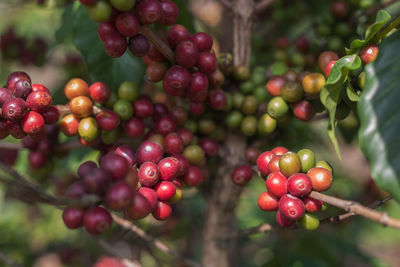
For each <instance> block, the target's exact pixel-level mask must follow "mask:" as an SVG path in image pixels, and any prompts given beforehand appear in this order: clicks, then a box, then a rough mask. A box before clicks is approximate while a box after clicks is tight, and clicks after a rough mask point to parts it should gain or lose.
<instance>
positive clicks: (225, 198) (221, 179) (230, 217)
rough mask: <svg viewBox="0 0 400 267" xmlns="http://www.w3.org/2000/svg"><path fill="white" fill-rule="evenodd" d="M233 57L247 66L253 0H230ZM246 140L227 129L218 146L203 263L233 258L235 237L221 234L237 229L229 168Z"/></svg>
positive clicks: (239, 159)
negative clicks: (217, 159) (221, 143)
mask: <svg viewBox="0 0 400 267" xmlns="http://www.w3.org/2000/svg"><path fill="white" fill-rule="evenodd" d="M232 4H233V58H234V65H235V66H238V65H242V66H247V67H249V65H250V55H251V28H252V25H253V22H252V19H251V17H252V14H253V11H254V1H253V0H233V2H232ZM246 147H247V143H246V137H245V136H243V134H241V133H237V132H233V131H229V132H228V133H227V138H226V141H225V143H224V145H223V146H222V147H221V152H220V161H219V165H218V169H217V174H216V177H214V178H213V180H212V181H210V183H209V187H208V188H207V191H206V192H205V198H206V211H205V214H204V216H205V217H204V231H203V260H202V263H203V266H207V267H213V266H216V267H228V266H229V267H231V266H235V265H237V261H234V258H235V257H234V255H235V248H236V242H237V240H236V239H229V240H226V239H225V240H224V239H222V238H221V237H222V235H223V234H224V233H225V234H226V233H231V232H234V231H235V230H236V227H235V226H236V222H235V208H236V206H237V202H238V200H239V196H240V193H241V192H242V188H241V187H239V186H237V185H235V184H234V183H233V182H232V178H231V175H232V172H233V170H234V168H235V167H237V166H238V165H239V164H241V163H244V158H245V151H246Z"/></svg>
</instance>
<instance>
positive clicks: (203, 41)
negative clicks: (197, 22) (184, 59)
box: [190, 32, 213, 52]
mask: <svg viewBox="0 0 400 267" xmlns="http://www.w3.org/2000/svg"><path fill="white" fill-rule="evenodd" d="M190 40H191V41H192V42H193V43H194V44H195V45H196V46H197V48H198V49H199V52H203V51H207V52H208V51H210V50H211V48H212V45H213V39H212V37H211V36H210V35H209V34H207V33H205V32H197V33H195V34H193V36H192V38H191V39H190Z"/></svg>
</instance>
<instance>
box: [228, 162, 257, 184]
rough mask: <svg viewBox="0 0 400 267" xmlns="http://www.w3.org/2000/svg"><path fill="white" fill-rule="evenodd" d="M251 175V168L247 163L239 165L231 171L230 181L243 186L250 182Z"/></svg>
mask: <svg viewBox="0 0 400 267" xmlns="http://www.w3.org/2000/svg"><path fill="white" fill-rule="evenodd" d="M252 176H253V170H252V169H251V167H250V166H248V165H240V166H237V167H236V168H235V170H234V171H233V173H232V181H233V182H234V183H235V184H236V185H240V186H244V185H246V184H247V183H248V182H250V180H251V177H252Z"/></svg>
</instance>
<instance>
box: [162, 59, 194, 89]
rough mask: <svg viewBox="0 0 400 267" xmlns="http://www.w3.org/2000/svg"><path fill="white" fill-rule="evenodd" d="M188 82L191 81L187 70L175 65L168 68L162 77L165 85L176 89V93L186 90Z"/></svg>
mask: <svg viewBox="0 0 400 267" xmlns="http://www.w3.org/2000/svg"><path fill="white" fill-rule="evenodd" d="M190 80H191V74H190V72H189V71H188V70H187V69H185V68H183V67H181V66H177V65H175V66H172V67H171V68H169V70H168V71H167V73H166V74H165V77H164V81H165V83H166V84H167V85H169V86H170V87H172V88H174V89H177V90H178V91H181V90H184V89H185V88H187V87H188V86H189V84H190ZM163 87H164V84H163ZM164 90H166V88H165V87H164Z"/></svg>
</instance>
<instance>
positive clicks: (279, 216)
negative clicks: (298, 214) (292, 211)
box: [276, 210, 295, 228]
mask: <svg viewBox="0 0 400 267" xmlns="http://www.w3.org/2000/svg"><path fill="white" fill-rule="evenodd" d="M276 222H277V223H278V224H279V226H280V227H283V228H288V227H290V226H292V225H293V224H294V223H295V221H294V220H291V219H289V218H287V217H286V216H285V215H283V213H282V212H281V211H280V210H278V211H277V212H276Z"/></svg>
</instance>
